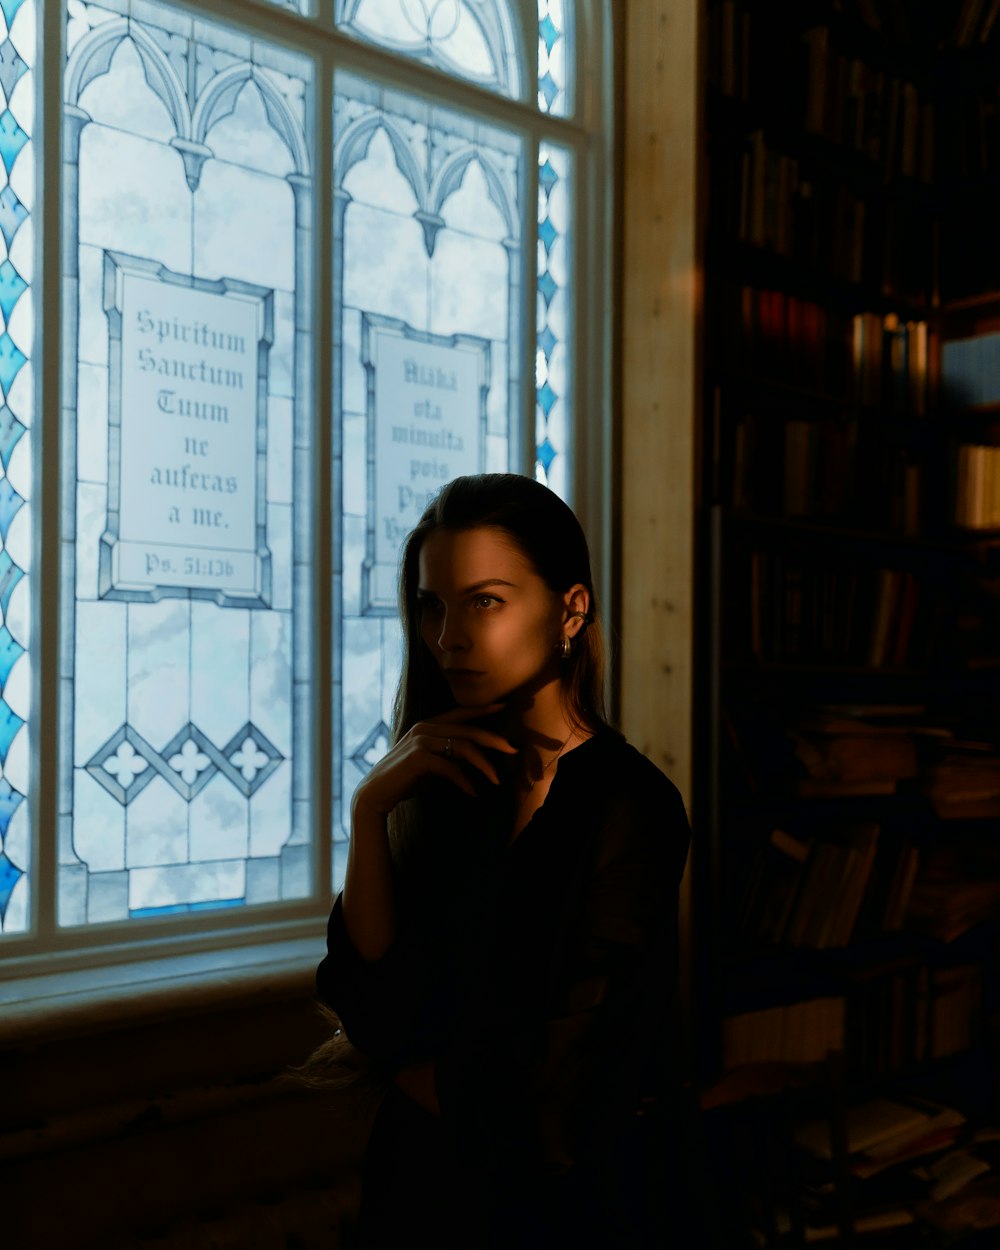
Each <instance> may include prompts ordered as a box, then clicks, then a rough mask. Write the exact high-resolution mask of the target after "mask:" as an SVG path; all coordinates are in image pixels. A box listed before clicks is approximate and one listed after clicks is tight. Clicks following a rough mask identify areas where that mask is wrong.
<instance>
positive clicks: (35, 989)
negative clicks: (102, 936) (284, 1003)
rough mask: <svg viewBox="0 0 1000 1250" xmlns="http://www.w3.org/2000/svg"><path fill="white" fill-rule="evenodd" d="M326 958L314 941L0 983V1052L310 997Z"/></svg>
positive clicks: (275, 942) (170, 957)
mask: <svg viewBox="0 0 1000 1250" xmlns="http://www.w3.org/2000/svg"><path fill="white" fill-rule="evenodd" d="M323 954H324V944H323V940H322V936H321V934H317V935H316V936H315V937H308V938H302V937H293V938H284V939H280V940H273V941H267V942H256V943H250V944H248V945H244V946H238V947H232V946H230V947H228V948H227V949H223V950H209V951H199V952H195V953H187V954H170V955H165V956H161V957H159V958H156V957H151V958H144V959H137V960H134V961H132V962H129V963H120V964H112V965H107V966H102V967H90V968H78V969H71V970H68V971H59V972H48V973H46V972H32V973H31V974H29V975H26V976H22V977H15V978H11V979H8V980H5V981H3V982H2V983H0V1047H3V1046H7V1045H10V1044H17V1043H23V1042H37V1041H43V1040H47V1039H49V1038H52V1037H59V1036H66V1035H67V1034H83V1033H94V1032H100V1031H106V1030H108V1029H112V1028H122V1027H127V1026H130V1025H135V1024H140V1023H147V1022H150V1021H154V1020H158V1019H163V1018H165V1017H167V1016H176V1015H187V1014H197V1013H198V1012H201V1011H205V1010H208V1009H213V1010H214V1009H218V1008H219V1007H238V1006H241V1005H246V1004H253V1003H259V1002H265V1001H268V1000H280V999H283V998H294V997H306V996H308V995H309V994H310V993H311V992H312V989H313V984H314V976H315V972H316V965H317V964H318V963H319V961H320V959H322V957H323Z"/></svg>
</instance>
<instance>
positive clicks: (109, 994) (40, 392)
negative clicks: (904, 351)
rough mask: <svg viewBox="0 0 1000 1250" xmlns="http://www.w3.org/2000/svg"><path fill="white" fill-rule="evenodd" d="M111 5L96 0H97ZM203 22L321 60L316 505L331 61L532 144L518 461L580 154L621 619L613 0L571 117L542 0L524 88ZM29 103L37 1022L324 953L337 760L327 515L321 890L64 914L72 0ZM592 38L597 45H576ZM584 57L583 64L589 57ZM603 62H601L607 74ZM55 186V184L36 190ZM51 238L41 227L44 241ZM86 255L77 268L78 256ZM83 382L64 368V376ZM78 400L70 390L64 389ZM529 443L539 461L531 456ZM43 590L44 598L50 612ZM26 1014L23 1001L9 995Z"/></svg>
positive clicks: (589, 440) (526, 440) (326, 478)
mask: <svg viewBox="0 0 1000 1250" xmlns="http://www.w3.org/2000/svg"><path fill="white" fill-rule="evenodd" d="M98 2H99V0H98ZM167 2H168V3H169V4H170V5H171V7H174V8H177V9H179V10H186V11H188V12H190V13H191V14H192V15H193V16H197V17H199V18H201V19H202V20H205V21H208V22H212V21H217V22H219V23H222V24H230V25H234V26H236V27H238V28H239V29H240V30H241V31H245V32H249V33H255V34H258V35H260V37H262V38H266V39H268V40H271V41H273V42H276V43H279V44H283V45H284V46H287V47H288V48H289V49H290V50H293V51H296V52H298V53H300V54H304V55H306V56H307V57H308V58H309V59H310V61H311V63H312V67H313V74H314V90H315V119H314V128H313V129H314V136H313V145H312V151H311V153H310V156H311V160H312V170H313V180H314V186H313V216H314V240H313V254H312V264H311V272H310V281H311V294H312V306H313V310H314V319H313V335H312V345H311V350H312V360H311V376H310V383H309V385H310V400H311V402H312V404H313V406H314V411H315V412H316V413H317V414H326V417H325V419H324V417H322V416H317V417H316V419H315V424H314V440H315V441H314V453H315V455H314V469H313V489H314V491H315V496H314V498H315V501H316V511H317V514H318V515H322V516H324V517H327V518H333V517H334V516H335V513H334V505H335V504H336V503H337V491H336V487H335V483H334V481H333V474H332V473H331V472H328V471H327V466H328V465H331V464H332V449H333V431H332V421H331V420H330V419H329V418H330V415H332V413H333V412H334V411H335V405H334V402H333V400H334V393H333V388H334V378H335V373H336V368H335V364H334V362H333V358H332V350H331V343H332V337H333V302H332V301H333V292H334V276H333V272H332V263H328V262H330V261H332V257H333V247H332V236H333V185H332V174H333V143H332V134H333V83H334V71H335V69H336V68H338V67H340V68H344V69H348V70H350V71H352V72H355V73H359V74H362V75H366V76H369V77H372V78H375V79H376V80H378V81H387V82H391V84H392V86H394V87H397V88H399V89H400V90H401V91H404V92H407V93H412V94H415V95H418V96H422V97H425V98H427V99H430V100H433V101H435V102H438V103H441V104H444V105H446V106H449V107H454V108H456V109H458V110H465V111H473V112H475V113H477V114H479V115H482V116H484V117H486V118H488V119H489V120H491V121H496V122H498V123H499V124H501V125H504V124H506V125H508V126H510V127H511V128H512V129H515V130H517V131H518V132H519V133H520V134H522V136H523V138H524V141H525V143H526V161H525V178H524V185H523V189H522V194H523V201H522V220H523V221H524V222H525V223H526V224H529V225H530V226H531V233H530V234H526V235H525V243H524V247H523V249H522V261H521V273H520V275H519V276H520V279H521V281H520V292H521V294H520V298H521V301H522V307H521V326H522V331H521V349H522V353H523V361H524V366H525V367H524V370H523V398H522V403H523V413H524V425H523V428H522V430H521V431H520V438H519V440H517V441H519V442H520V444H521V449H522V464H521V466H520V467H521V471H525V472H530V471H531V468H532V466H533V462H534V420H535V389H534V387H535V382H534V369H533V367H531V362H532V359H533V356H534V350H535V349H534V342H535V299H536V296H535V290H536V288H535V276H536V269H535V266H536V250H537V249H536V247H535V245H534V239H535V237H536V236H535V230H536V228H537V202H538V187H537V161H536V160H535V159H534V154H535V153H537V148H538V144H539V143H540V142H542V141H544V140H545V139H549V140H551V141H553V142H555V143H557V144H560V145H561V146H564V147H567V148H569V149H571V150H572V151H573V152H574V159H575V177H574V186H573V188H572V199H571V204H572V214H573V217H572V220H573V222H574V239H573V244H572V274H573V278H572V281H573V294H572V303H571V306H572V308H573V309H574V310H575V311H574V315H573V317H572V321H571V327H572V329H571V334H572V352H573V362H574V368H573V375H572V376H573V383H572V394H573V410H572V414H571V422H572V429H573V443H572V449H573V450H572V457H571V481H572V486H571V492H572V498H573V500H574V503H575V506H576V509H577V511H578V513H579V514H580V516H581V519H582V520H583V522H584V525H585V527H586V529H587V531H588V533H589V535H590V537H591V545H592V554H593V557H594V564H595V572H596V575H597V583H598V585H597V589H598V593H599V595H600V596H601V598H602V600H603V605H604V610H605V613H606V615H607V616H608V619H609V620H613V619H614V608H615V605H614V603H613V601H612V595H611V591H612V586H613V578H612V575H613V570H612V567H611V557H612V473H613V467H614V449H615V438H614V429H613V422H612V421H611V420H610V415H609V414H610V413H611V411H612V402H611V397H612V390H611V386H612V368H611V348H612V333H613V325H612V318H611V316H610V315H602V316H600V317H599V318H587V317H586V316H585V312H584V310H587V309H593V308H597V309H608V310H610V306H611V297H612V291H613V284H612V276H613V275H612V267H613V257H614V249H613V247H612V234H611V227H612V220H613V209H614V187H613V181H612V176H611V175H612V171H613V169H614V162H613V144H614V137H615V135H614V128H613V126H612V124H611V123H612V88H613V75H612V47H611V42H612V31H613V27H612V18H611V2H610V0H566V2H567V5H570V4H574V14H573V30H574V36H575V44H576V58H575V63H576V66H577V67H578V73H577V82H576V87H575V90H574V97H573V98H574V102H575V112H574V114H573V115H571V116H568V117H560V116H554V115H550V114H547V113H542V112H541V111H539V110H538V109H537V107H536V105H535V84H536V82H537V42H538V40H537V8H536V5H535V2H534V0H511V3H512V7H514V8H516V9H517V10H518V13H519V17H520V21H521V24H522V29H523V30H524V31H526V34H525V53H526V56H525V62H524V73H525V77H526V80H527V100H511V99H508V98H505V97H502V96H500V95H498V94H497V93H496V92H494V91H492V90H489V89H486V88H481V87H478V86H476V85H475V84H473V83H471V82H469V81H466V80H464V79H461V78H452V77H449V76H447V75H445V74H443V73H442V72H440V71H438V70H437V69H434V68H433V67H430V66H427V65H425V64H422V63H420V62H418V61H416V60H413V59H412V58H408V57H406V56H404V55H400V54H396V53H393V52H390V51H387V50H383V49H380V48H375V47H373V46H371V45H368V44H366V43H363V42H362V41H360V40H358V39H356V38H354V37H353V36H350V35H347V34H345V33H342V32H340V31H338V30H337V29H336V28H335V26H334V22H333V14H334V0H313V4H312V10H313V11H312V14H311V15H309V16H302V15H299V14H296V13H293V12H290V11H288V10H286V9H284V8H282V7H279V6H277V5H272V4H268V3H266V2H265V0H204V2H203V3H197V2H196V0H167ZM38 5H39V12H38V21H37V41H38V44H37V46H38V53H37V59H36V64H35V73H36V76H37V77H36V82H37V87H36V101H37V106H36V113H35V125H34V134H33V138H35V139H36V141H37V140H38V139H39V138H40V140H41V152H40V153H39V155H40V156H41V159H36V188H37V195H36V209H35V213H34V218H35V240H34V247H35V279H34V287H35V291H36V296H35V298H36V305H35V307H36V309H37V310H38V313H37V316H36V330H35V346H34V352H33V357H34V360H35V364H36V386H35V414H36V415H35V421H34V437H35V438H36V440H37V446H36V449H35V456H36V458H37V459H36V464H38V465H39V466H40V467H39V469H38V471H37V475H36V479H35V491H34V497H33V507H34V509H35V538H34V550H33V560H32V569H33V572H32V583H33V584H32V587H31V594H32V621H33V629H32V639H31V649H30V650H31V666H32V693H31V714H30V718H29V723H28V727H27V729H28V734H29V749H30V753H31V774H30V775H31V778H32V790H33V794H32V802H31V829H32V842H33V859H32V863H31V874H32V878H33V879H32V892H33V895H34V896H35V901H34V903H33V907H34V916H35V925H34V927H33V928H32V929H30V930H28V931H27V932H25V933H24V934H13V933H12V934H5V935H3V936H2V937H0V969H2V970H3V973H4V977H3V983H2V985H0V1018H2V1017H4V1015H5V1014H6V1017H7V1024H5V1025H0V1034H2V1033H3V1032H4V1031H5V1030H6V1029H8V1028H12V1029H15V1030H16V1029H20V1028H23V1027H37V1025H38V1022H39V1020H40V1019H43V1018H46V1017H48V1016H50V1015H51V1014H52V1013H55V1014H57V1015H58V1014H59V1013H61V1012H63V1013H64V1012H66V1011H67V1010H70V1011H72V1009H73V1007H74V1004H75V1005H76V1006H82V1007H86V1008H87V1009H88V1010H89V1009H90V1008H91V1007H93V1005H94V1004H95V1003H104V1004H106V1005H109V1006H110V1005H111V1004H115V1003H117V1004H118V1009H121V1003H122V994H123V987H128V994H127V997H128V998H129V999H132V998H133V997H134V996H137V998H138V1000H139V1002H145V1003H150V1002H152V1001H153V1000H154V999H156V1000H157V1001H160V1002H161V1003H162V1004H171V1003H173V1004H177V1003H180V1002H181V1001H186V1000H187V998H188V997H189V996H190V995H192V994H193V995H196V996H197V995H198V994H199V993H201V992H202V991H203V989H204V988H205V987H206V986H215V987H221V986H229V987H230V989H231V990H232V992H234V993H245V992H248V991H249V990H251V989H252V987H254V986H259V985H261V984H263V983H265V982H266V981H267V979H268V977H274V976H277V977H278V979H279V981H281V980H282V978H287V977H301V974H302V972H303V969H311V968H312V967H313V966H314V964H315V961H316V958H317V957H318V956H319V954H320V953H321V951H322V939H323V932H324V927H325V921H326V917H327V914H328V912H329V907H330V901H331V896H330V890H329V886H328V885H327V884H325V883H328V882H329V881H330V872H331V830H332V823H333V822H332V792H333V780H332V775H331V769H330V763H329V762H330V760H331V759H332V751H333V743H332V723H333V709H332V656H333V649H334V648H333V643H332V641H330V642H328V643H326V645H320V644H319V640H323V639H331V640H332V638H333V620H332V598H333V596H332V586H333V541H334V540H333V525H332V524H331V523H325V524H323V525H321V526H319V527H317V530H316V531H315V533H314V544H315V547H314V556H315V566H316V567H315V569H314V573H313V594H312V604H311V607H312V611H311V621H310V631H311V635H312V639H313V644H312V645H313V656H312V669H313V673H314V675H315V680H314V693H313V707H312V718H313V719H312V724H313V735H312V742H311V751H310V767H311V770H312V775H313V777H314V778H317V779H318V780H317V781H316V783H315V788H314V792H313V802H312V822H313V829H314V836H315V843H314V847H313V862H314V865H315V874H316V876H315V886H314V889H313V892H312V894H311V895H310V896H309V897H308V898H305V899H303V900H297V901H288V902H282V903H274V904H266V905H254V906H253V908H252V909H251V910H249V911H248V910H246V909H232V910H226V911H218V912H215V911H213V912H207V913H206V912H202V913H198V914H194V915H176V916H172V917H171V918H170V919H169V921H164V920H160V919H153V920H139V921H137V920H122V921H115V922H111V923H108V924H91V925H87V926H75V927H72V928H65V929H60V927H59V926H58V923H57V917H56V872H57V836H58V834H57V831H58V824H59V776H58V769H59V756H60V752H59V736H58V717H59V703H60V694H59V682H58V681H57V680H53V677H52V675H53V674H58V672H59V646H60V638H59V629H60V626H59V622H60V611H59V605H60V600H61V597H62V587H61V577H60V563H61V559H62V558H63V555H62V551H61V548H62V543H63V539H62V534H61V532H60V515H61V494H60V487H61V466H60V460H61V436H60V420H61V413H62V408H63V405H64V404H65V403H66V402H67V396H66V395H64V394H63V387H64V385H65V372H66V371H64V369H63V364H62V360H63V347H62V325H63V307H64V301H65V298H66V291H65V279H64V270H65V268H66V264H65V262H66V260H67V257H66V256H65V255H64V248H63V242H62V240H63V234H62V221H63V213H64V198H65V195H66V188H65V187H64V185H63V177H62V157H61V152H62V127H63V109H62V104H63V68H64V65H65V53H64V39H65V9H66V0H38ZM583 50H586V53H587V55H586V56H584V55H583ZM584 64H586V65H587V67H588V72H587V73H583V72H579V71H580V69H582V67H583V66H584ZM595 71H596V72H595ZM43 186H44V187H45V189H46V191H47V194H46V195H44V196H43V195H42V194H41V189H42V187H43ZM46 241H49V243H48V246H47V245H46ZM74 267H75V266H74ZM70 376H71V377H72V371H70ZM71 400H72V405H73V406H74V407H75V402H76V400H75V396H73V397H71ZM529 451H530V463H529V462H528V456H529ZM42 605H44V611H43V610H42ZM15 1007H16V1008H18V1010H14V1008H15Z"/></svg>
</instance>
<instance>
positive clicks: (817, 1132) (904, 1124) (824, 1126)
mask: <svg viewBox="0 0 1000 1250" xmlns="http://www.w3.org/2000/svg"><path fill="white" fill-rule="evenodd" d="M931 1114H932V1113H931V1112H930V1111H929V1110H928V1109H927V1108H926V1107H924V1106H920V1105H918V1104H916V1103H910V1102H900V1101H896V1100H894V1099H890V1098H872V1099H870V1100H869V1101H867V1102H863V1103H859V1104H857V1105H856V1106H852V1107H848V1108H846V1110H845V1112H844V1132H845V1136H846V1140H847V1153H848V1154H849V1155H853V1154H857V1153H858V1152H859V1151H868V1150H871V1149H872V1148H874V1147H876V1146H878V1145H879V1144H880V1143H882V1142H887V1141H890V1140H892V1139H893V1138H897V1137H899V1135H900V1134H902V1133H912V1132H914V1131H915V1130H918V1129H921V1128H923V1127H924V1126H925V1125H926V1124H927V1123H928V1122H929V1121H930V1119H931ZM794 1137H795V1141H796V1142H797V1143H798V1145H799V1146H800V1147H801V1148H802V1149H803V1150H805V1151H806V1152H807V1153H808V1154H811V1155H813V1156H814V1157H815V1158H817V1159H826V1160H830V1159H832V1158H833V1148H832V1144H831V1138H830V1123H829V1121H828V1120H826V1119H820V1120H808V1121H806V1122H805V1123H803V1124H799V1125H797V1126H796V1128H795V1130H794Z"/></svg>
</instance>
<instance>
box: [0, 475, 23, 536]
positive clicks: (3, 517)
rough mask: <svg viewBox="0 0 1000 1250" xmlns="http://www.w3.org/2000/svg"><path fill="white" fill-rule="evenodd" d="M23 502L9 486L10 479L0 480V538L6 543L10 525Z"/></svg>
mask: <svg viewBox="0 0 1000 1250" xmlns="http://www.w3.org/2000/svg"><path fill="white" fill-rule="evenodd" d="M23 504H24V500H23V499H22V498H21V496H20V495H19V494H18V493H17V491H16V490H15V489H14V487H13V486H11V484H10V478H9V477H4V478H0V538H2V539H3V540H4V542H6V541H7V531H8V530H9V529H10V523H11V521H13V519H14V518H15V517H16V516H17V514H18V512H19V511H20V510H21V507H22V506H23Z"/></svg>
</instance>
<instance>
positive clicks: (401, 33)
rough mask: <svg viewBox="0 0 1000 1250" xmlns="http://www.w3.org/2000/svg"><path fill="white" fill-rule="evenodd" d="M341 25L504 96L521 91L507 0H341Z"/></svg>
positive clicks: (355, 33) (339, 17)
mask: <svg viewBox="0 0 1000 1250" xmlns="http://www.w3.org/2000/svg"><path fill="white" fill-rule="evenodd" d="M336 12H337V24H338V25H339V26H340V27H342V28H343V29H344V30H346V31H348V32H349V33H350V34H352V35H355V36H357V37H358V38H359V39H364V40H365V41H367V42H369V43H377V44H379V45H380V46H381V47H383V48H389V49H390V50H391V51H393V52H398V53H400V54H401V55H403V56H412V57H414V58H415V59H416V60H419V61H424V62H426V63H427V64H428V65H433V66H434V67H435V68H436V69H440V70H443V71H444V72H445V73H448V74H455V75H457V76H458V77H459V78H468V79H471V80H472V81H473V82H475V83H478V84H479V86H481V87H487V88H489V89H490V90H491V91H496V92H498V93H499V94H500V95H506V96H512V97H514V98H515V99H516V98H517V97H518V96H519V95H520V93H521V82H522V75H521V73H520V71H519V65H520V61H521V54H520V50H519V47H518V44H517V41H516V36H515V30H516V27H515V24H514V22H513V20H512V16H511V11H510V6H509V4H508V3H507V0H337V10H336Z"/></svg>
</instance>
